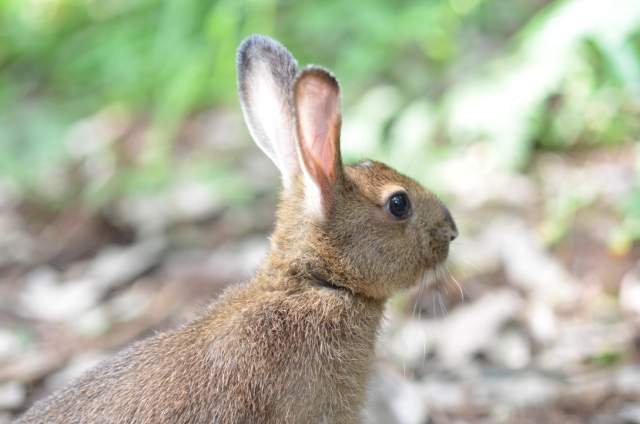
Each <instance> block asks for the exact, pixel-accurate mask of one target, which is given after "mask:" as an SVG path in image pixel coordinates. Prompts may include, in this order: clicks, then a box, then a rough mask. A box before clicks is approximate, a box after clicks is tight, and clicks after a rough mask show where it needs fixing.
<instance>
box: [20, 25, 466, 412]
mask: <svg viewBox="0 0 640 424" xmlns="http://www.w3.org/2000/svg"><path fill="white" fill-rule="evenodd" d="M238 88H239V94H240V101H241V103H242V108H243V111H244V115H245V119H246V121H247V124H248V126H249V130H250V132H251V135H252V136H253V138H254V140H255V141H256V143H257V144H258V145H259V146H260V147H261V148H262V150H264V152H265V153H266V154H267V155H268V156H269V157H270V158H271V159H272V160H273V161H274V162H275V164H276V165H277V166H278V168H279V169H280V171H281V173H282V178H283V183H284V189H283V191H282V194H281V200H280V208H279V210H278V213H277V224H276V228H275V231H274V233H273V236H272V239H271V247H270V250H269V253H268V257H267V259H266V260H265V261H264V263H263V264H262V266H261V268H260V269H259V270H258V271H257V273H256V275H255V277H254V278H253V279H252V280H251V281H250V282H249V283H248V284H244V285H240V286H237V287H230V288H229V289H227V290H226V291H225V292H224V294H223V295H222V296H221V297H220V299H218V300H217V302H215V303H214V304H213V305H211V307H210V308H209V310H208V311H207V312H206V313H205V314H204V315H202V316H200V317H199V318H197V319H196V320H195V321H193V322H191V323H188V324H186V325H184V326H182V327H180V328H177V329H174V330H171V331H168V332H166V333H161V334H158V335H157V336H155V337H152V338H149V339H147V340H143V341H140V342H137V343H135V344H133V345H132V346H131V347H129V348H128V349H126V350H124V351H123V352H121V353H119V354H118V355H116V356H115V357H113V358H111V359H109V360H107V361H105V362H103V363H102V364H100V365H98V366H97V367H95V368H94V369H92V370H90V371H89V372H87V373H86V374H84V375H83V376H81V377H80V378H79V379H78V380H76V381H74V382H72V383H71V384H70V385H68V386H67V387H65V388H63V389H61V390H59V391H58V392H56V393H54V394H53V395H51V396H50V397H48V398H46V399H44V400H42V401H40V402H38V403H36V404H35V405H34V406H33V408H31V409H30V410H29V411H27V412H26V413H25V414H24V415H23V416H22V417H21V418H20V419H18V421H17V422H18V423H65V424H66V423H149V424H157V423H219V424H224V423H229V424H231V423H358V422H362V410H363V406H364V403H365V391H366V385H367V379H368V376H369V373H370V370H371V367H372V363H373V360H374V356H375V352H374V348H375V343H376V335H377V333H378V330H379V328H380V321H381V319H382V316H383V311H384V308H385V303H386V301H387V299H388V298H389V296H391V295H392V294H394V293H395V292H397V291H399V290H403V289H406V288H408V287H411V286H412V285H414V284H415V283H417V281H418V280H419V279H420V277H421V276H422V275H423V274H424V273H425V272H426V271H427V270H429V269H432V268H433V267H434V266H436V265H437V264H440V263H442V262H443V261H445V259H446V258H447V253H448V250H449V242H450V241H451V240H453V239H454V238H455V237H456V235H457V230H456V226H455V224H454V222H453V220H452V218H451V215H450V213H449V211H448V210H447V209H446V208H445V206H444V205H443V204H442V203H441V202H440V201H439V200H438V199H437V198H436V197H435V196H434V195H433V194H431V193H430V192H429V191H427V190H426V189H424V188H423V187H422V186H420V185H419V184H418V183H417V182H415V181H414V180H412V179H410V178H407V177H405V176H403V175H401V174H399V173H398V172H396V171H394V170H392V169H391V168H389V167H387V166H385V165H383V164H381V163H377V162H371V161H367V162H362V163H359V164H356V165H350V166H345V165H343V164H342V161H341V159H340V122H341V121H340V120H341V118H340V88H339V86H338V82H337V81H336V79H335V78H334V76H333V75H332V74H331V73H330V72H328V71H327V70H325V69H322V68H319V67H315V66H309V67H306V68H304V69H303V70H301V71H299V70H298V67H297V64H296V61H295V59H294V58H293V57H292V56H291V54H290V53H289V52H288V51H287V50H286V49H285V48H284V47H283V46H282V45H280V44H279V43H277V42H276V41H274V40H271V39H269V38H266V37H262V36H252V37H249V38H247V39H246V40H245V41H244V42H243V43H242V45H241V46H240V49H239V51H238Z"/></svg>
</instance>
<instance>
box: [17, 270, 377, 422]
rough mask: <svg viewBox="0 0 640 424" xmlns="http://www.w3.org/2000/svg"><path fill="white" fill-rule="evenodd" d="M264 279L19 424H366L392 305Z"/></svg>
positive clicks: (120, 358) (124, 355) (94, 374)
mask: <svg viewBox="0 0 640 424" xmlns="http://www.w3.org/2000/svg"><path fill="white" fill-rule="evenodd" d="M271 284H272V282H271V281H270V279H269V278H263V277H262V276H260V275H258V276H257V277H256V278H255V279H254V280H253V281H252V282H251V283H250V284H248V285H243V286H240V287H234V288H231V289H229V290H227V291H226V292H225V294H224V295H223V296H222V298H221V299H220V300H219V301H218V302H217V303H216V304H215V305H213V306H212V307H211V309H210V311H209V313H207V314H206V315H204V316H202V317H200V318H199V319H197V320H196V321H194V322H192V323H190V324H188V325H186V326H184V327H181V328H178V329H175V330H172V331H169V332H166V333H163V334H160V335H158V336H156V337H153V338H150V339H147V340H143V341H141V342H138V343H136V344H134V345H133V346H131V347H130V348H128V349H126V350H125V351H123V352H121V353H120V354H119V355H117V356H116V357H114V358H113V359H111V360H109V361H107V362H105V363H103V364H102V365H100V366H99V367H97V368H95V369H93V370H92V371H90V372H88V373H86V374H85V375H84V376H82V377H81V378H80V379H79V380H78V381H76V382H75V383H74V384H73V385H72V386H69V387H67V388H66V389H63V390H62V391H61V392H58V393H57V394H55V395H54V396H53V397H52V398H50V399H48V401H47V402H45V403H38V404H36V406H35V407H34V408H33V409H31V410H30V411H29V412H28V413H27V414H26V415H25V416H24V417H22V419H21V420H20V421H19V422H40V423H51V424H55V423H60V424H63V423H64V424H67V423H105V424H106V423H149V424H152V423H153V424H155V423H158V424H160V423H176V424H181V423H185V424H186V423H220V424H222V423H229V424H231V423H265V424H266V423H280V422H282V423H285V422H286V423H357V422H361V418H360V415H361V410H362V406H363V401H364V399H365V393H364V392H365V386H366V384H365V383H366V380H367V376H368V374H369V370H370V368H371V363H372V361H373V358H374V343H375V336H376V331H377V328H378V327H379V322H380V318H381V315H382V310H383V307H384V302H382V301H370V300H368V299H362V298H358V297H355V296H350V295H348V294H346V293H345V292H343V291H342V290H335V289H333V288H326V287H322V286H316V285H315V283H310V284H308V285H307V284H303V285H300V284H298V283H297V282H295V283H293V285H295V286H296V287H291V289H290V290H286V289H282V288H272V287H271Z"/></svg>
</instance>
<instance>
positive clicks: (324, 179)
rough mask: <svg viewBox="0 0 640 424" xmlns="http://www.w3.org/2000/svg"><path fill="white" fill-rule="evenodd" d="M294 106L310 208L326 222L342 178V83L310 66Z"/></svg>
mask: <svg viewBox="0 0 640 424" xmlns="http://www.w3.org/2000/svg"><path fill="white" fill-rule="evenodd" d="M293 103H294V110H295V117H296V135H297V140H298V148H299V152H300V158H301V165H302V171H303V175H304V182H305V197H306V201H307V206H308V207H309V208H310V209H312V210H313V211H314V212H316V213H318V215H319V216H320V217H321V218H323V217H325V216H326V215H327V214H328V213H330V211H331V209H332V207H333V202H334V186H335V184H336V182H337V180H338V179H339V178H341V176H342V160H341V158H340V125H341V122H342V121H341V119H342V118H341V115H340V86H339V85H338V81H337V80H336V78H335V77H334V76H333V75H332V74H331V73H330V72H329V71H327V70H325V69H323V68H320V67H317V66H308V67H306V68H305V69H304V70H303V71H302V72H301V73H300V76H299V77H298V79H297V80H296V82H295V84H294V89H293Z"/></svg>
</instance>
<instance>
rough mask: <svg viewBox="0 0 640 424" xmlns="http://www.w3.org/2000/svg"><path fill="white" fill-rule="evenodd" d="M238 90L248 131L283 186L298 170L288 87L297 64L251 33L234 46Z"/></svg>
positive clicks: (272, 43) (267, 40) (281, 49)
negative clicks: (277, 173) (279, 174)
mask: <svg viewBox="0 0 640 424" xmlns="http://www.w3.org/2000/svg"><path fill="white" fill-rule="evenodd" d="M237 66H238V94H239V97H240V103H241V105H242V111H243V112H244V118H245V121H246V122H247V126H248V127H249V132H250V133H251V136H252V137H253V139H254V141H255V142H256V144H257V145H258V146H259V147H260V148H261V149H262V150H263V151H264V152H265V153H266V155H267V156H269V158H270V159H271V160H272V161H273V162H274V163H275V164H276V166H277V167H278V169H279V170H280V173H281V174H282V177H283V182H284V185H285V187H290V186H291V184H292V180H293V175H295V174H296V173H297V172H298V171H299V170H300V164H299V160H298V152H297V148H296V138H295V129H294V128H295V127H294V123H293V105H292V102H291V88H292V85H293V81H294V80H295V78H296V75H297V73H298V65H297V63H296V60H295V59H294V58H293V56H292V55H291V53H289V51H288V50H287V49H285V48H284V47H283V46H282V45H281V44H280V43H278V42H277V41H274V40H272V39H271V38H268V37H264V36H260V35H253V36H251V37H249V38H247V39H245V40H244V41H243V43H242V45H241V46H240V48H239V49H238V63H237Z"/></svg>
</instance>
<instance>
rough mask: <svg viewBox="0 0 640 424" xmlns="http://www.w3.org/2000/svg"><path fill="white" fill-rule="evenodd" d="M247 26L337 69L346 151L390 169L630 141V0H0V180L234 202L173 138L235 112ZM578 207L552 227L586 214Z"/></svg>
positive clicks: (638, 69)
mask: <svg viewBox="0 0 640 424" xmlns="http://www.w3.org/2000/svg"><path fill="white" fill-rule="evenodd" d="M252 33H263V34H268V35H272V36H274V37H276V38H277V39H279V40H280V41H282V42H283V44H285V45H286V46H287V47H288V48H290V50H292V52H293V53H294V55H295V56H296V57H297V58H298V59H299V60H300V62H301V64H303V65H304V64H306V63H308V62H315V63H320V64H322V65H324V66H327V67H329V68H331V69H332V70H334V71H335V73H336V74H337V75H338V76H339V77H340V79H341V82H342V85H343V87H344V91H345V92H344V103H345V111H346V119H345V131H346V132H347V134H350V135H352V136H355V137H357V138H358V140H360V144H359V145H357V146H356V147H352V148H351V149H352V150H349V148H347V149H346V151H345V154H346V156H347V157H349V158H355V157H360V156H361V155H366V156H370V157H373V158H376V157H382V158H386V157H387V156H388V155H389V152H390V151H391V148H390V145H393V146H394V148H393V152H394V155H395V156H398V157H399V159H398V160H403V159H404V161H406V159H407V158H412V160H423V159H424V160H425V161H437V160H439V159H440V158H441V157H443V155H444V156H446V155H447V154H451V152H455V149H456V148H457V147H458V146H464V145H466V144H468V143H473V142H476V141H479V140H486V141H488V142H490V143H492V144H493V145H494V146H495V148H496V149H497V150H498V151H499V152H500V157H501V158H502V166H504V167H506V168H511V169H520V170H522V169H526V167H527V165H528V164H529V162H530V160H531V158H532V155H533V154H534V153H535V151H536V149H540V150H555V151H566V150H568V149H574V148H577V147H590V146H601V147H607V146H615V145H618V144H620V143H627V142H630V141H632V142H637V140H638V139H639V138H640V124H639V122H640V121H639V120H638V113H639V112H640V7H638V4H637V0H613V1H611V2H602V1H601V0H564V1H549V0H430V1H426V0H424V1H418V0H401V1H388V0H369V1H367V2H364V1H357V2H343V1H339V0H325V1H323V2H313V1H309V0H304V1H292V0H280V1H276V0H245V1H237V0H180V1H175V0H126V1H125V0H109V1H107V0H0V70H1V72H0V175H5V176H10V177H11V178H12V179H13V180H15V181H16V182H17V183H18V184H19V185H20V187H22V188H23V189H24V190H26V191H28V192H30V193H32V194H33V195H34V196H42V197H44V198H47V199H49V200H51V201H54V202H62V203H65V202H70V201H71V202H73V201H83V202H85V201H89V202H94V203H96V202H97V203H98V204H101V203H104V202H107V201H109V200H110V199H112V198H114V197H117V196H119V195H121V194H123V193H127V192H140V191H143V192H145V191H149V190H155V189H158V188H159V187H164V186H166V185H167V184H170V183H171V182H172V181H174V180H176V179H179V178H186V177H188V178H196V179H203V180H206V181H208V182H211V183H212V184H217V185H218V186H219V187H220V189H221V190H225V191H226V193H227V194H228V195H229V196H233V193H235V192H238V191H241V190H242V186H243V185H242V181H240V180H237V181H234V182H231V183H230V182H228V179H229V175H230V172H228V170H227V169H226V168H225V167H224V164H223V161H219V163H216V164H214V163H212V161H213V162H215V161H216V159H217V158H216V157H211V156H206V155H203V154H202V151H201V150H198V149H192V151H190V152H189V153H188V154H187V155H186V157H179V158H176V155H175V144H176V140H177V139H178V138H179V134H180V131H181V129H182V128H183V127H184V126H185V123H186V122H188V121H189V120H190V119H192V118H193V117H194V116H195V115H197V114H198V113H200V112H201V111H204V110H208V109H211V108H215V109H220V108H232V109H233V110H236V111H237V110H238V109H239V108H238V106H237V103H236V102H237V100H236V94H235V90H236V88H235V50H236V48H237V46H238V45H239V43H240V41H241V40H242V39H243V38H244V37H245V36H247V35H249V34H252ZM359 99H360V100H359ZM96 119H98V120H99V121H100V122H101V123H102V124H101V125H102V127H100V126H99V127H100V128H103V133H101V135H100V137H102V139H105V138H106V139H109V142H108V143H106V144H104V145H99V146H94V145H92V144H91V137H92V131H93V132H95V131H96V129H95V125H93V126H91V125H89V126H88V125H87V122H93V123H94V124H95V120H96ZM113 127H115V128H116V130H113ZM138 133H141V135H140V134H138ZM132 134H137V135H136V137H137V138H136V137H133V136H132ZM93 135H95V134H93ZM131 138H136V139H137V140H138V141H137V142H138V143H139V144H141V146H142V147H140V146H138V147H136V148H135V149H134V150H136V149H137V154H135V155H133V159H132V158H131V157H130V156H131V154H130V152H129V153H127V149H129V150H131V146H128V147H127V142H129V143H130V139H131ZM363 139H366V140H365V141H362V140H363ZM122 140H125V142H122ZM127 140H129V141H127ZM140 140H141V141H140ZM416 158H418V159H416ZM87 175H89V176H87ZM96 175H97V176H96ZM56 181H64V184H63V183H57V182H56ZM639 184H640V182H639ZM60 186H64V187H60ZM634 196H635V197H634V198H633V199H630V200H629V205H631V206H624V205H621V206H620V210H621V214H622V215H623V216H624V217H626V218H625V224H622V225H621V227H620V232H621V234H623V235H624V237H623V238H626V240H627V242H628V241H629V240H632V239H635V238H638V237H640V231H638V229H637V226H638V224H637V222H636V221H637V219H636V218H635V216H637V215H635V216H634V214H636V213H637V204H638V201H637V199H636V198H638V197H640V195H638V194H637V193H636V195H634ZM574 200H575V199H573V200H572V199H567V200H564V201H563V200H560V201H559V202H558V203H559V204H560V205H563V206H561V209H562V210H563V211H565V212H566V211H569V212H566V213H565V212H562V213H560V214H559V218H558V222H564V221H566V216H568V215H567V214H569V215H570V214H571V213H573V212H574V211H575V209H576V208H580V207H583V206H585V205H587V204H589V202H577V203H576V202H575V201H574ZM634 205H635V206H634ZM556 215H558V214H556ZM629 220H630V221H631V223H626V222H627V221H629ZM559 231H560V232H559V233H562V231H561V230H559ZM614 238H615V237H614Z"/></svg>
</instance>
